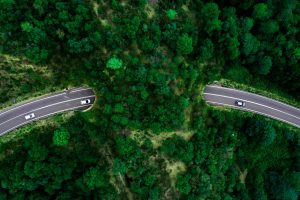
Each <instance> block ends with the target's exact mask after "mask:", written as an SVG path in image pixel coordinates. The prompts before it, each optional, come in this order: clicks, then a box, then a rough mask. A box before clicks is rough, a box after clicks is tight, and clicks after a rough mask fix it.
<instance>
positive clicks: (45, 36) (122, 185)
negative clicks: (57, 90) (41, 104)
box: [0, 0, 300, 200]
mask: <svg viewBox="0 0 300 200" xmlns="http://www.w3.org/2000/svg"><path fill="white" fill-rule="evenodd" d="M0 8H1V12H0V27H1V29H0V53H1V54H2V55H1V57H0V74H1V80H0V86H1V87H0V94H1V95H0V96H1V97H0V101H1V102H2V103H4V102H6V101H8V100H11V99H12V98H15V97H18V96H22V95H25V96H26V95H28V94H31V93H35V92H37V91H50V90H51V89H47V88H54V87H55V86H59V87H61V88H62V87H65V86H69V85H70V86H79V85H82V84H87V85H89V86H91V87H93V88H94V90H95V92H96V93H97V102H96V103H95V104H96V105H95V106H94V108H93V109H92V110H91V111H89V112H86V113H76V114H75V116H72V117H71V118H66V119H65V121H64V122H63V123H62V122H61V123H60V125H57V124H56V125H55V123H48V124H47V125H45V124H42V125H40V126H36V127H35V128H34V129H32V130H31V129H30V130H31V131H30V133H26V134H22V137H20V138H18V137H17V136H16V137H17V138H18V139H15V140H9V141H6V142H2V143H1V145H0V149H1V151H0V159H1V162H0V199H109V200H110V199H189V200H192V199H225V200H231V199H245V200H247V199H278V200H281V199H291V200H296V199H298V197H299V193H300V175H299V173H300V154H299V152H300V149H299V148H300V132H299V130H294V129H290V128H289V127H287V126H282V125H281V124H279V122H277V121H271V120H266V119H264V118H262V117H257V116H255V115H247V114H245V113H241V112H238V111H229V112H228V111H220V110H218V109H214V108H212V107H209V106H207V105H206V104H205V102H204V101H203V100H202V98H201V95H202V94H201V92H202V91H201V89H202V88H203V86H204V85H205V84H206V83H209V82H212V81H215V80H219V79H220V78H222V77H226V78H228V79H230V80H231V81H235V82H239V83H243V84H247V85H252V84H254V83H255V85H256V86H259V84H260V83H262V82H268V83H270V84H272V85H273V87H274V88H278V89H280V90H281V91H283V92H285V93H287V94H289V95H291V96H293V97H294V98H296V99H298V100H299V99H300V82H299V80H300V68H299V66H300V65H299V60H300V47H299V44H300V43H299V38H300V35H299V27H300V3H299V2H298V1H296V0H290V1H279V0H272V1H255V0H252V1H242V2H241V1H236V0H231V1H219V0H215V1H205V0H191V1H187V0H174V1H159V0H149V1H148V0H132V1H116V0H112V1H104V0H95V1H82V0H70V1H67V0H29V1H21V0H0ZM13 58H15V59H13ZM52 120H53V121H55V120H56V119H55V118H53V119H52ZM22 130H23V129H22ZM26 130H27V129H26V128H24V132H26Z"/></svg>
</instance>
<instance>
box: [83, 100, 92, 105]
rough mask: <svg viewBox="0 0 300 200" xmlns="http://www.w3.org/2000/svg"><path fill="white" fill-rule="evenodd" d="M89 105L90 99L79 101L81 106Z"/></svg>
mask: <svg viewBox="0 0 300 200" xmlns="http://www.w3.org/2000/svg"><path fill="white" fill-rule="evenodd" d="M89 103H91V100H90V99H84V100H81V105H84V104H89Z"/></svg>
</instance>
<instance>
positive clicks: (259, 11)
mask: <svg viewBox="0 0 300 200" xmlns="http://www.w3.org/2000/svg"><path fill="white" fill-rule="evenodd" d="M252 16H253V17H254V18H255V19H260V20H265V19H267V18H268V17H269V16H270V12H269V8H268V5H267V4H265V3H258V4H256V5H255V6H254V9H253V13H252Z"/></svg>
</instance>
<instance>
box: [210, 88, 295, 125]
mask: <svg viewBox="0 0 300 200" xmlns="http://www.w3.org/2000/svg"><path fill="white" fill-rule="evenodd" d="M204 94H206V95H212V96H219V97H225V98H229V99H236V100H237V98H235V97H230V96H225V95H220V94H212V93H206V92H204ZM239 100H243V101H245V102H249V103H253V104H256V105H259V106H263V107H266V108H269V109H272V110H276V111H278V112H281V113H284V114H286V115H290V116H292V117H295V118H297V119H299V120H300V117H297V116H295V115H292V114H290V113H287V112H284V111H281V110H278V109H276V108H272V107H270V106H266V105H263V104H260V103H256V102H253V101H248V100H245V99H240V98H239Z"/></svg>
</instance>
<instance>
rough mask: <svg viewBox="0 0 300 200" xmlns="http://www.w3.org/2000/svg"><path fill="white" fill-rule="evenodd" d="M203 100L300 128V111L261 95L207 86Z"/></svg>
mask: <svg viewBox="0 0 300 200" xmlns="http://www.w3.org/2000/svg"><path fill="white" fill-rule="evenodd" d="M204 99H205V100H206V102H207V103H210V104H214V105H220V106H229V107H232V108H236V109H241V110H245V111H249V112H254V113H258V114H261V115H264V116H267V117H271V118H273V119H277V120H280V121H283V122H286V123H289V124H291V125H294V126H296V127H298V128H300V109H298V108H296V107H292V106H290V105H287V104H285V103H282V102H279V101H276V100H273V99H270V98H267V97H264V96H261V95H256V94H253V93H249V92H244V91H240V90H235V89H231V88H225V87H221V86H217V85H208V86H206V88H205V89H204ZM236 100H242V101H244V102H245V106H244V107H238V106H236V105H235V101H236Z"/></svg>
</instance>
